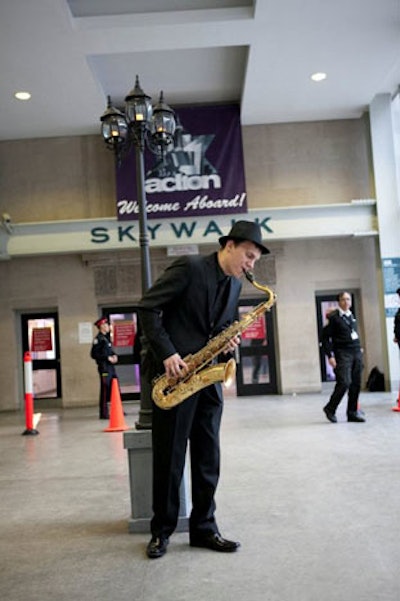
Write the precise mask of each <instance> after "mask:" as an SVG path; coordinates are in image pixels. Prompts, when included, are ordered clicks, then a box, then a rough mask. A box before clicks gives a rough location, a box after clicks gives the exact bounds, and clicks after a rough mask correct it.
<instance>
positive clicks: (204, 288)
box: [138, 253, 241, 371]
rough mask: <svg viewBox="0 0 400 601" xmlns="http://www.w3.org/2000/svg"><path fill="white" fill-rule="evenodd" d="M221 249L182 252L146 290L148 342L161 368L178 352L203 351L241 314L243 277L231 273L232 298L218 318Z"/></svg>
mask: <svg viewBox="0 0 400 601" xmlns="http://www.w3.org/2000/svg"><path fill="white" fill-rule="evenodd" d="M216 257H217V253H213V254H211V255H208V256H188V257H181V258H179V259H177V260H176V261H174V262H173V263H172V265H170V266H169V267H168V268H167V269H166V270H165V271H164V273H163V274H162V275H161V276H160V277H159V278H158V279H157V281H156V282H155V283H154V285H153V286H152V287H151V288H150V289H149V290H148V291H147V292H146V293H145V294H144V296H143V298H142V300H141V301H140V303H139V305H138V313H139V319H140V322H141V327H142V330H143V334H144V341H145V345H146V346H148V348H149V349H150V351H151V354H152V355H153V360H155V362H156V363H157V367H158V371H160V370H161V371H163V366H162V362H163V361H164V359H166V358H167V357H169V356H171V355H173V354H174V353H176V352H178V353H179V354H180V355H181V357H182V358H184V357H185V356H186V355H188V354H189V353H195V352H197V351H199V350H200V349H201V348H202V347H203V346H205V345H206V344H207V342H208V341H209V339H210V338H211V337H213V336H215V335H216V334H217V333H219V332H220V331H222V330H223V329H225V327H227V326H228V325H229V324H231V323H232V321H233V320H234V319H235V316H236V309H237V304H238V300H239V295H240V290H241V282H240V281H239V280H238V279H236V278H234V277H230V278H229V283H228V295H227V301H226V303H225V305H224V307H223V310H222V313H221V314H220V316H219V318H218V319H217V321H216V322H215V324H213V323H212V309H213V304H214V301H215V294H216V288H217V274H218V271H217V263H216V261H217V258H216Z"/></svg>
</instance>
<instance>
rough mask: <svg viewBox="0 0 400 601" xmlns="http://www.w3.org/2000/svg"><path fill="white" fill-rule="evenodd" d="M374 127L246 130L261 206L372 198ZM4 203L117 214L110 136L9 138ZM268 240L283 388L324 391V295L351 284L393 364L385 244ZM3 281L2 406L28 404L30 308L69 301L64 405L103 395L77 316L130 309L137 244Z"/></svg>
mask: <svg viewBox="0 0 400 601" xmlns="http://www.w3.org/2000/svg"><path fill="white" fill-rule="evenodd" d="M367 125H368V123H367V120H366V119H360V120H349V121H334V122H329V123H322V122H318V123H307V124H301V123H300V124H299V123H298V124H284V125H271V126H251V127H246V128H244V129H243V140H244V152H245V164H246V181H247V190H248V195H249V205H250V207H251V208H259V207H272V206H274V207H279V206H290V205H292V206H293V205H306V204H330V203H338V202H339V203H340V202H349V201H350V200H351V199H353V198H366V197H371V196H373V194H374V192H373V183H372V178H371V167H370V151H369V148H370V147H369V137H368V127H367ZM2 212H8V213H10V215H11V217H12V219H13V221H14V222H15V223H18V222H20V223H22V222H33V221H48V220H51V221H52V220H68V219H82V218H95V217H110V216H114V215H115V182H114V167H113V159H112V156H111V155H110V153H108V152H107V151H106V150H105V149H104V148H103V146H102V141H101V139H100V136H99V137H97V136H87V137H82V138H80V137H75V138H49V139H42V140H23V141H15V142H3V143H0V214H1V213H2ZM269 246H270V247H271V251H272V255H271V257H270V259H269V260H272V261H273V262H274V266H273V267H274V269H273V272H274V273H275V274H276V282H274V286H275V288H276V292H277V294H278V302H277V307H276V316H277V353H278V357H277V365H278V372H279V373H278V375H279V380H280V391H281V392H283V393H290V392H302V391H304V392H305V391H317V390H320V388H321V377H320V369H319V355H318V340H317V323H316V310H315V294H316V293H318V292H337V291H338V290H340V289H343V288H349V289H351V291H354V292H355V293H356V299H357V303H358V307H357V309H358V316H359V317H360V318H361V323H362V335H363V340H364V342H365V348H366V353H365V359H366V373H367V372H368V371H369V369H370V368H371V367H373V365H375V364H376V365H378V366H380V367H381V368H382V367H384V366H383V365H382V357H383V356H384V354H385V353H384V348H385V347H384V341H383V335H382V333H381V331H382V328H381V321H382V315H381V313H382V312H381V309H380V305H379V298H380V297H379V294H380V290H379V281H378V279H377V273H378V264H379V256H378V251H377V245H376V241H375V240H374V239H372V238H346V239H345V238H342V239H331V240H329V241H327V240H326V239H325V240H322V239H312V240H297V241H295V240H293V241H286V242H282V243H279V244H278V243H274V244H269ZM209 250H210V249H209V248H207V249H206V248H203V249H202V252H208V251H209ZM151 256H152V263H153V279H154V278H156V277H157V275H158V273H160V271H161V270H162V269H163V267H164V266H165V264H166V263H167V262H168V260H169V259H167V257H166V252H165V249H156V250H152V251H151ZM107 274H109V276H110V277H109V276H108V275H107ZM110 274H111V275H110ZM111 276H112V277H111ZM0 283H1V284H0V324H1V337H0V378H1V382H2V393H1V395H0V410H10V409H17V408H19V407H20V406H21V404H22V403H23V378H22V356H21V346H20V330H19V328H20V325H19V315H20V313H21V312H23V311H27V310H32V311H33V310H50V309H52V310H54V309H56V310H58V313H59V322H60V336H61V338H60V346H61V364H62V387H63V399H62V403H63V406H64V407H71V406H76V405H86V404H93V405H94V404H96V403H97V394H98V390H97V388H98V382H97V373H96V367H95V365H94V362H93V361H92V360H91V359H90V357H89V345H88V344H79V339H78V324H79V322H88V321H90V322H93V320H94V318H96V317H97V315H98V312H99V307H100V306H102V305H106V304H109V305H117V304H120V305H126V306H127V305H129V304H132V303H134V302H135V300H137V299H138V298H139V297H140V266H139V255H138V252H137V251H133V252H128V253H127V252H125V253H123V252H119V253H118V252H109V253H105V252H103V253H93V254H90V256H80V255H58V256H46V257H37V258H28V257H27V258H18V259H12V260H9V261H3V262H0ZM269 284H271V282H269ZM365 375H366V374H365Z"/></svg>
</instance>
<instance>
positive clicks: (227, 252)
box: [138, 221, 269, 559]
mask: <svg viewBox="0 0 400 601" xmlns="http://www.w3.org/2000/svg"><path fill="white" fill-rule="evenodd" d="M219 243H220V249H219V250H218V251H217V252H214V253H212V254H211V255H207V256H201V255H198V256H187V257H181V258H179V259H177V260H176V261H174V262H173V263H172V265H170V266H169V267H168V268H167V269H166V270H165V271H164V273H163V274H162V275H161V276H160V277H159V278H158V280H157V281H156V282H155V283H154V285H153V286H152V287H151V288H150V289H149V290H148V291H147V292H146V293H145V294H144V296H143V298H142V299H141V301H140V303H139V306H138V314H139V319H140V324H141V329H142V332H143V351H142V359H141V373H142V378H146V379H147V380H148V379H149V378H151V379H153V378H154V377H156V376H157V375H160V374H162V373H163V372H165V376H166V378H169V379H171V380H174V379H175V380H176V379H177V378H179V377H182V376H184V375H185V374H187V372H188V371H189V369H190V365H189V364H188V363H189V362H186V361H185V360H184V358H186V357H188V356H191V355H192V354H194V353H196V352H198V351H199V349H202V348H203V347H205V346H206V345H207V343H208V341H209V340H210V339H212V338H213V337H214V336H217V335H218V334H219V333H220V332H222V331H223V330H225V329H226V328H228V327H229V326H230V324H231V323H232V322H233V321H234V319H235V316H236V310H237V304H238V300H239V295H240V290H241V282H240V278H241V277H242V276H243V274H244V273H245V272H247V271H251V270H252V269H253V268H254V265H255V263H256V261H257V260H258V259H259V258H260V257H261V255H262V254H267V253H269V251H268V249H267V248H266V247H265V246H264V245H263V243H262V236H261V229H260V227H259V225H258V224H256V223H253V222H250V221H238V222H236V223H235V224H234V225H233V227H232V229H231V231H230V232H229V233H228V235H226V236H222V237H221V238H220V239H219ZM228 331H229V330H228ZM239 342H240V338H239V336H238V335H237V334H234V335H232V338H230V339H229V340H228V341H227V344H226V345H225V346H224V351H233V350H234V349H235V348H236V347H237V345H238V344H239ZM222 409H223V398H222V388H221V382H220V381H215V382H214V381H213V383H211V384H210V385H207V386H206V387H204V388H201V389H199V390H197V391H196V392H195V393H194V394H192V395H191V396H189V397H188V398H186V399H185V400H184V402H182V403H180V404H178V405H176V406H173V407H172V408H170V409H168V410H167V411H166V410H165V409H162V408H160V407H159V406H157V405H156V404H153V426H152V441H153V518H152V520H151V535H152V536H151V540H150V542H149V544H148V545H147V556H148V557H149V558H152V559H156V558H159V557H162V556H163V555H164V554H165V553H166V551H167V546H168V543H169V538H170V536H171V534H172V533H173V532H174V530H175V528H176V525H177V522H178V516H179V488H180V483H181V480H182V476H183V471H184V466H185V458H186V449H187V444H188V441H190V462H191V463H190V465H191V491H192V511H191V514H190V518H189V541H190V545H191V546H192V547H203V548H207V549H211V550H213V551H221V552H233V551H236V550H237V549H238V548H239V546H240V544H239V543H238V542H235V541H231V540H227V539H225V538H223V537H222V536H221V534H220V532H219V530H218V526H217V522H216V519H215V508H216V506H215V492H216V488H217V484H218V479H219V471H220V448H219V431H220V423H221V417H222Z"/></svg>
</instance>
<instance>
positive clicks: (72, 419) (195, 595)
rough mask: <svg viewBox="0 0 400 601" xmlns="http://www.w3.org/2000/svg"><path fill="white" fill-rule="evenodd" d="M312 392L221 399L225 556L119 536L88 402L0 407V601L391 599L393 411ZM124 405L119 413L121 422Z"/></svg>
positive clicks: (119, 474) (386, 404) (379, 403)
mask: <svg viewBox="0 0 400 601" xmlns="http://www.w3.org/2000/svg"><path fill="white" fill-rule="evenodd" d="M327 398H328V395H327V394H323V395H322V394H321V395H318V394H313V395H299V396H293V397H292V396H271V397H243V398H227V400H226V405H225V414H224V421H223V428H222V433H221V439H222V440H221V443H222V477H221V481H220V485H219V489H218V496H217V505H218V508H217V519H218V523H219V526H220V530H221V532H222V534H223V535H225V536H226V537H228V538H229V537H232V538H233V539H236V540H240V541H241V543H242V547H241V549H240V550H239V552H238V553H235V554H232V555H231V554H226V555H225V554H217V553H215V552H212V551H208V550H206V549H193V548H191V547H189V545H188V536H187V533H179V534H175V535H173V537H172V538H171V542H170V545H169V548H168V553H167V555H166V556H165V557H163V558H162V559H159V560H149V559H147V558H146V556H145V547H146V544H147V542H148V538H149V537H148V535H146V534H129V532H128V519H129V518H130V515H131V513H130V512H131V505H130V491H129V478H128V462H127V451H126V450H124V449H123V435H122V433H121V432H113V433H105V432H103V431H102V428H103V427H105V425H107V422H100V421H99V420H98V419H97V417H96V415H97V410H96V408H82V409H74V410H66V411H63V410H55V411H48V412H46V413H44V414H43V417H42V419H41V421H40V423H39V426H38V429H39V432H40V434H39V435H38V436H36V437H27V436H21V434H22V432H23V431H24V429H25V422H24V416H23V414H22V413H16V414H14V413H13V414H10V413H7V414H0V464H1V471H0V579H1V580H0V582H1V584H0V598H1V599H2V600H4V601H22V600H23V601H47V600H49V601H50V600H52V601H54V600H55V601H64V600H65V601H67V600H68V601H113V600H116V601H133V600H135V601H150V600H151V601H157V600H160V601H161V600H162V601H189V600H190V601H228V600H229V601H231V600H233V599H235V600H236V599H244V600H246V601H247V600H248V601H367V600H368V601H371V600H373V601H397V600H398V599H400V576H399V563H400V537H399V534H400V533H399V523H400V518H399V505H400V478H399V462H400V443H399V432H400V413H395V412H393V411H391V407H392V406H393V405H396V400H397V399H396V395H393V394H389V393H364V394H362V396H361V406H362V408H363V409H364V410H365V412H366V415H367V418H368V421H367V422H366V423H365V424H357V423H356V424H354V423H350V424H349V423H347V422H346V421H345V407H344V406H341V407H340V408H339V413H338V417H339V420H340V421H339V423H338V424H331V423H329V422H328V421H327V420H326V418H325V416H324V415H323V413H322V407H323V405H324V404H325V403H326V401H327ZM137 409H138V407H137V406H136V405H128V406H127V411H128V415H127V417H126V422H127V424H128V425H129V426H130V427H132V428H134V424H135V421H136V419H137Z"/></svg>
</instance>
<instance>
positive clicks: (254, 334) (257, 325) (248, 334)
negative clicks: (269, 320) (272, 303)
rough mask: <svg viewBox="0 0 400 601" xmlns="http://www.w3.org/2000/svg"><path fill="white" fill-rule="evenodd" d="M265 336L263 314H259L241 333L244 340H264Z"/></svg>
mask: <svg viewBox="0 0 400 601" xmlns="http://www.w3.org/2000/svg"><path fill="white" fill-rule="evenodd" d="M266 337H267V332H266V330H265V319H264V315H260V317H258V318H257V319H256V321H254V322H253V323H252V324H251V325H250V326H249V327H248V328H246V330H245V331H244V332H243V334H242V338H243V339H244V340H265V338H266Z"/></svg>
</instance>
